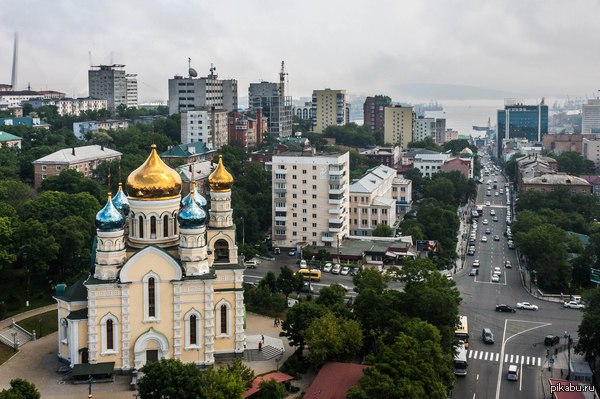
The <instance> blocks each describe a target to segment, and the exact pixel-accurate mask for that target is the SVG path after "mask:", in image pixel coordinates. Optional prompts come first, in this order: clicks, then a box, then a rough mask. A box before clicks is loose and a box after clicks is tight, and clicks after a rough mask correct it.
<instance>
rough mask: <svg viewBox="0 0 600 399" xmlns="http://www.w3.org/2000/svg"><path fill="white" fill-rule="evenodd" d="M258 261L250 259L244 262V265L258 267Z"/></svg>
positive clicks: (249, 267)
mask: <svg viewBox="0 0 600 399" xmlns="http://www.w3.org/2000/svg"><path fill="white" fill-rule="evenodd" d="M257 263H258V262H256V261H255V260H248V261H246V262H244V266H246V268H248V269H256V265H257Z"/></svg>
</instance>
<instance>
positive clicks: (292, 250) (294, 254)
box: [288, 249, 296, 256]
mask: <svg viewBox="0 0 600 399" xmlns="http://www.w3.org/2000/svg"><path fill="white" fill-rule="evenodd" d="M288 255H289V256H296V250H295V249H290V252H288Z"/></svg>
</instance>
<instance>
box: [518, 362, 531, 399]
mask: <svg viewBox="0 0 600 399" xmlns="http://www.w3.org/2000/svg"><path fill="white" fill-rule="evenodd" d="M527 360H529V356H527ZM519 373H520V374H519V391H522V389H521V388H522V387H523V362H521V367H519Z"/></svg>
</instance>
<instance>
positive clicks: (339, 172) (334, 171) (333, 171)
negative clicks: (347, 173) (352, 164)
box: [329, 169, 344, 176]
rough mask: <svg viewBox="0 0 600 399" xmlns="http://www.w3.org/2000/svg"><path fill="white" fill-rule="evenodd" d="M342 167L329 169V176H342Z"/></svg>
mask: <svg viewBox="0 0 600 399" xmlns="http://www.w3.org/2000/svg"><path fill="white" fill-rule="evenodd" d="M343 174H344V169H329V176H342V175H343Z"/></svg>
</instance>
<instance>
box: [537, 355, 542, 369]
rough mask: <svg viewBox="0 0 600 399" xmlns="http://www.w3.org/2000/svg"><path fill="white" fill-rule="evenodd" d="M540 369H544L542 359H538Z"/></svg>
mask: <svg viewBox="0 0 600 399" xmlns="http://www.w3.org/2000/svg"><path fill="white" fill-rule="evenodd" d="M538 367H542V358H541V357H538Z"/></svg>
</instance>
